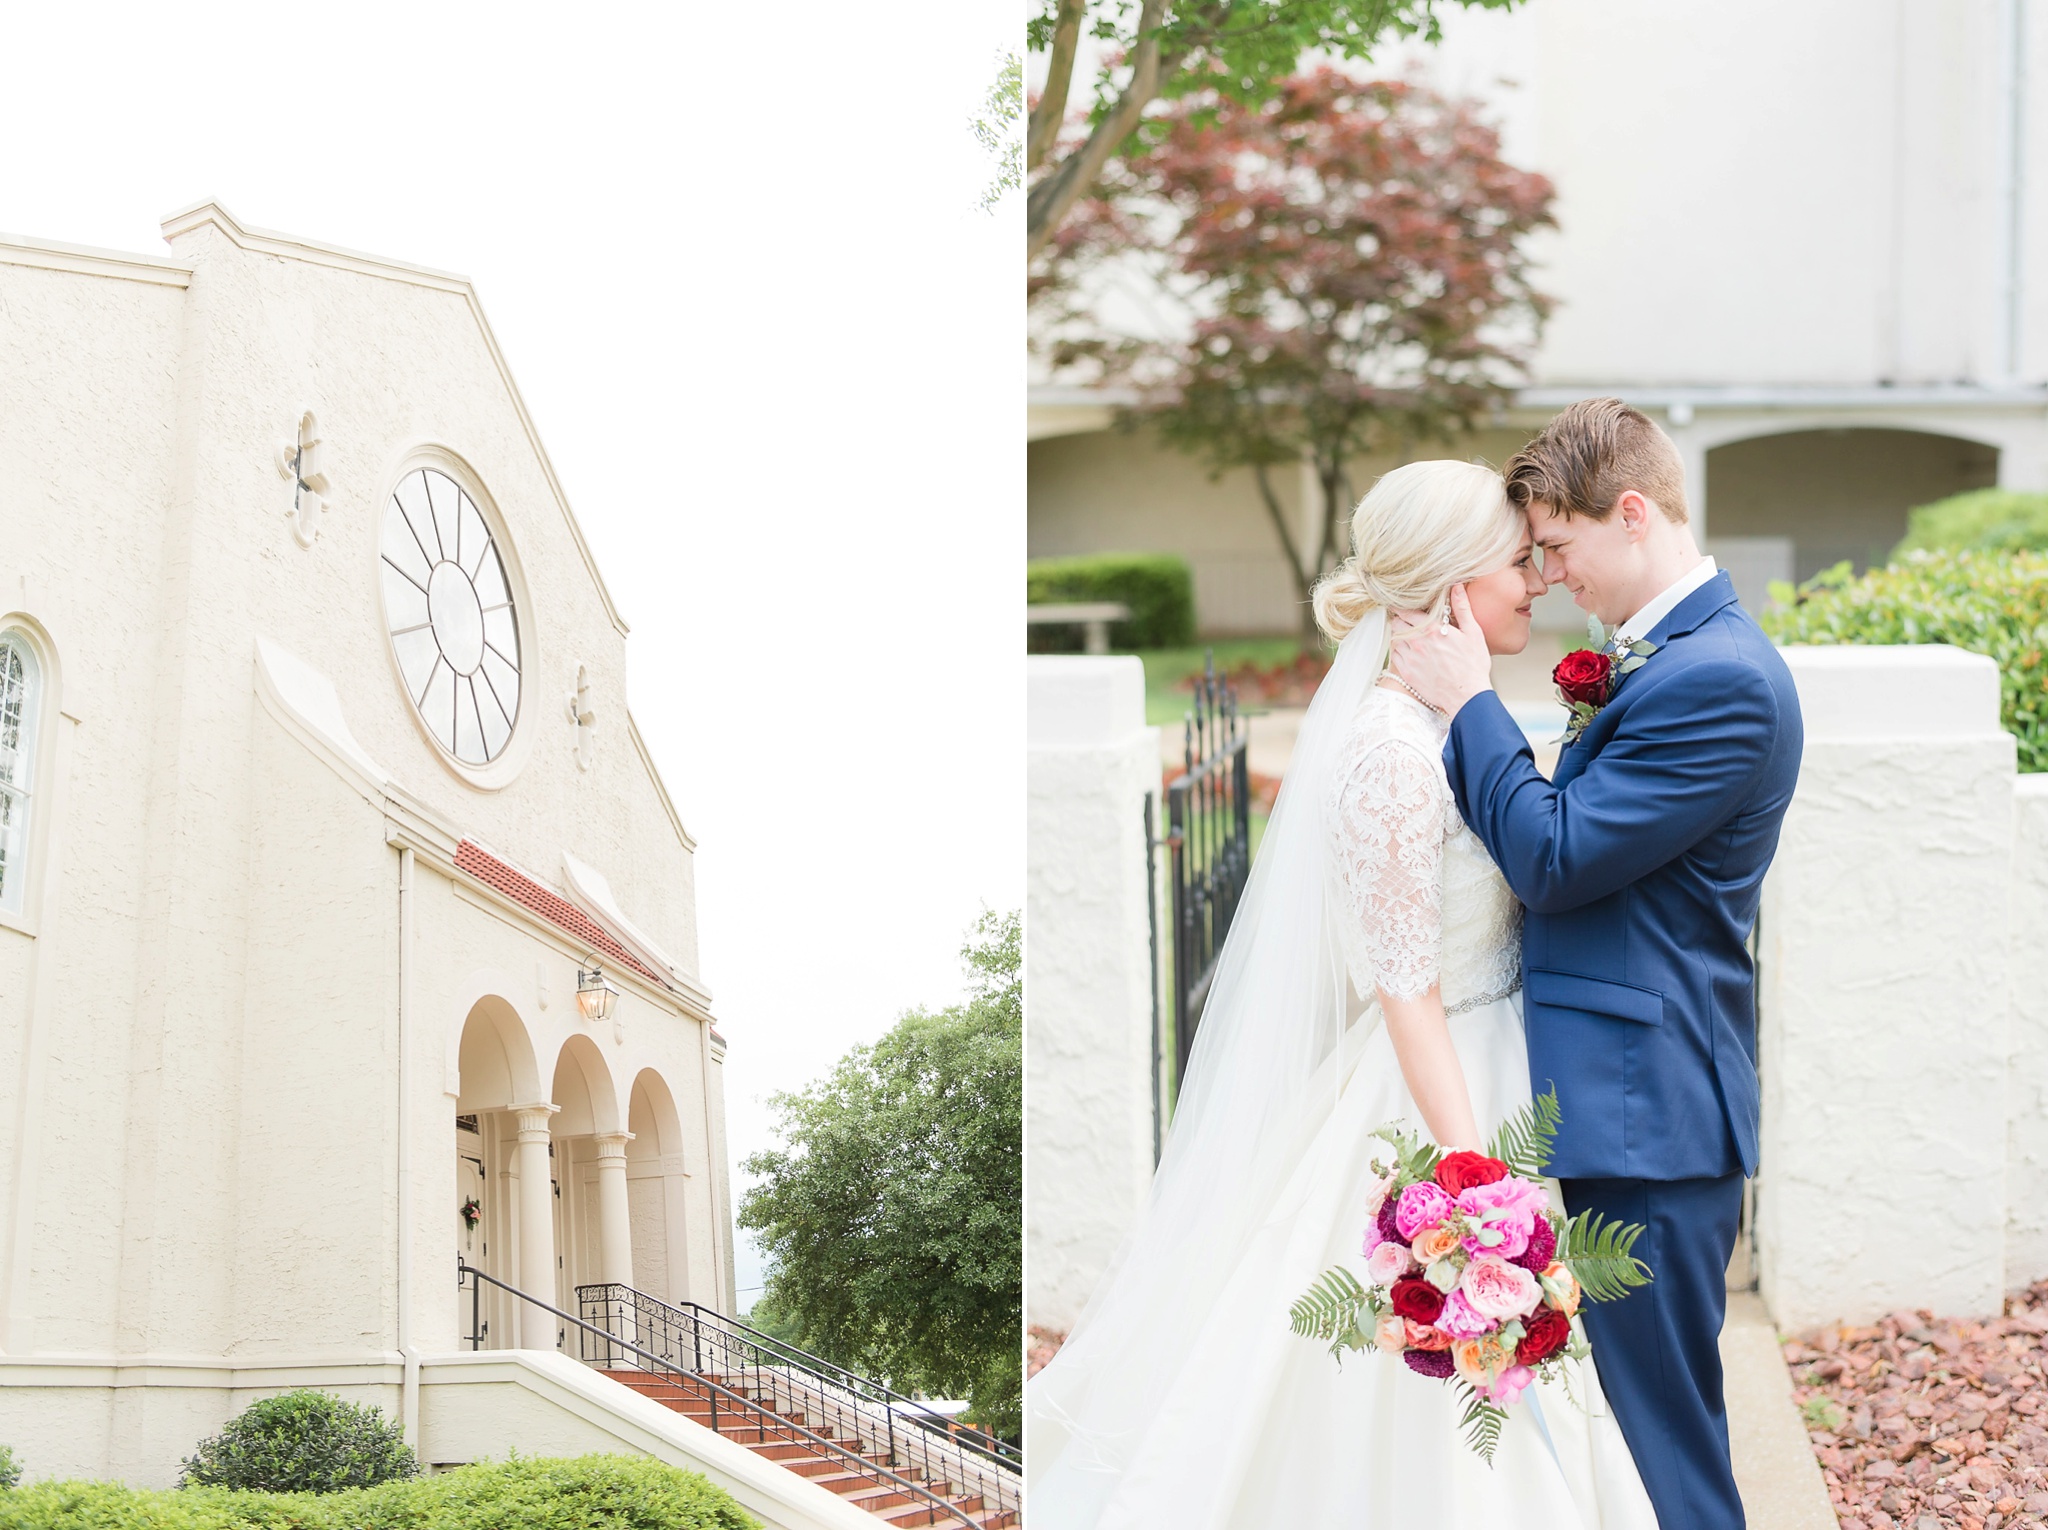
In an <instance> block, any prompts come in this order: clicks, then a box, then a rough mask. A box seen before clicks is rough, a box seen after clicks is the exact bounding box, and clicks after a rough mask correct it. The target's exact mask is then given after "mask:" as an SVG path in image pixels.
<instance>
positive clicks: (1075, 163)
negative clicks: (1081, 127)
mask: <svg viewBox="0 0 2048 1530" xmlns="http://www.w3.org/2000/svg"><path fill="white" fill-rule="evenodd" d="M1165 15H1166V0H1145V7H1144V10H1143V11H1142V12H1141V13H1140V15H1139V17H1138V45H1137V47H1136V48H1135V49H1133V50H1132V53H1131V79H1130V83H1129V84H1128V85H1126V86H1124V91H1123V94H1122V95H1120V96H1118V97H1117V101H1116V105H1115V106H1113V107H1111V108H1110V109H1109V111H1108V113H1107V114H1105V115H1104V117H1103V119H1102V120H1101V121H1100V122H1098V123H1096V124H1095V131H1094V132H1092V133H1090V134H1089V135H1088V141H1087V142H1086V143H1084V144H1082V145H1081V147H1080V148H1078V149H1076V150H1074V152H1073V153H1071V154H1069V155H1068V156H1067V157H1066V158H1065V159H1063V160H1061V161H1060V163H1059V168H1058V169H1056V170H1054V171H1053V173H1052V174H1051V175H1048V176H1047V177H1046V178H1045V179H1044V180H1042V181H1040V182H1039V183H1038V184H1037V185H1035V186H1033V187H1032V188H1031V195H1030V196H1029V197H1028V198H1026V199H1025V203H1024V221H1025V228H1026V233H1027V247H1026V251H1025V255H1026V258H1027V259H1030V258H1035V257H1036V256H1037V254H1038V252H1039V251H1040V250H1042V249H1044V248H1045V244H1046V241H1047V240H1048V239H1050V238H1052V236H1053V234H1054V232H1055V231H1056V230H1057V229H1058V228H1059V226H1060V224H1061V223H1062V222H1064V221H1065V219H1066V216H1067V214H1068V213H1069V212H1070V211H1072V209H1073V206H1074V204H1075V203H1076V202H1078V201H1080V200H1081V197H1082V196H1083V195H1084V194H1085V193H1086V192H1087V190H1088V189H1089V188H1090V187H1091V186H1093V185H1094V184H1095V182H1096V180H1097V178H1099V177H1100V176H1101V174H1102V167H1103V166H1104V165H1106V164H1108V163H1109V157H1110V156H1111V155H1112V154H1114V153H1115V152H1116V151H1117V149H1118V148H1120V147H1121V146H1122V145H1123V141H1124V140H1125V139H1126V138H1128V137H1130V136H1131V134H1132V132H1133V131H1135V130H1136V128H1137V126H1138V120H1139V118H1140V117H1142V116H1143V115H1144V112H1145V108H1146V106H1147V105H1149V104H1150V103H1151V101H1152V98H1153V97H1155V96H1157V95H1158V94H1159V82H1160V80H1161V79H1163V78H1164V76H1165V71H1166V69H1167V68H1170V67H1171V66H1172V65H1173V64H1174V63H1175V62H1177V61H1176V60H1166V59H1162V58H1161V57H1160V53H1159V23H1160V21H1161V19H1162V18H1163V17H1164V16H1165Z"/></svg>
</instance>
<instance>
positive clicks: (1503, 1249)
mask: <svg viewBox="0 0 2048 1530" xmlns="http://www.w3.org/2000/svg"><path fill="white" fill-rule="evenodd" d="M1558 1119H1559V1113H1558V1106H1557V1096H1556V1095H1555V1094H1554V1093H1545V1094H1544V1095H1542V1096H1541V1097H1540V1098H1539V1099H1537V1100H1536V1101H1535V1102H1534V1103H1533V1104H1531V1105H1530V1106H1529V1107H1528V1108H1527V1109H1526V1110H1524V1111H1522V1112H1521V1113H1520V1114H1519V1115H1517V1116H1516V1117H1514V1118H1513V1119H1512V1120H1510V1121H1509V1122H1508V1123H1507V1124H1506V1125H1504V1126H1503V1127H1502V1128H1501V1129H1500V1132H1499V1133H1498V1134H1497V1135H1496V1136H1495V1138H1494V1140H1493V1142H1492V1143H1491V1144H1489V1146H1488V1150H1487V1152H1485V1153H1471V1152H1463V1153H1449V1154H1446V1153H1445V1152H1444V1151H1443V1150H1442V1149H1441V1148H1438V1147H1437V1146H1435V1145H1434V1144H1433V1143H1427V1142H1424V1141H1423V1140H1422V1138H1421V1136H1420V1135H1419V1134H1418V1133H1413V1132H1409V1133H1403V1132H1401V1131H1400V1130H1399V1129H1398V1127H1396V1126H1383V1127H1381V1128H1380V1129H1379V1131H1377V1132H1376V1133H1374V1135H1375V1136H1377V1137H1378V1138H1380V1139H1381V1140H1382V1141H1383V1142H1385V1143H1386V1144H1387V1145H1388V1147H1389V1148H1390V1149H1391V1150H1392V1153H1393V1161H1392V1162H1391V1163H1386V1162H1382V1161H1377V1160H1376V1161H1375V1162H1374V1163H1373V1166H1372V1167H1373V1172H1374V1173H1375V1174H1376V1175H1378V1176H1379V1182H1378V1184H1377V1185H1376V1186H1375V1187H1374V1189H1373V1192H1372V1195H1371V1196H1370V1198H1369V1199H1368V1201H1367V1206H1366V1209H1367V1211H1368V1212H1369V1213H1370V1214H1371V1216H1372V1222H1371V1224H1370V1225H1369V1226H1368V1227H1367V1228H1366V1233H1365V1248H1364V1254H1365V1270H1366V1277H1367V1278H1366V1282H1363V1283H1362V1282H1360V1281H1359V1279H1358V1278H1357V1276H1355V1275H1353V1274H1352V1273H1351V1271H1349V1270H1347V1269H1342V1268H1339V1269H1334V1270H1327V1271H1325V1272H1324V1273H1323V1275H1322V1277H1321V1278H1320V1279H1318V1280H1317V1281H1316V1283H1315V1284H1314V1285H1313V1286H1311V1287H1310V1288H1309V1290H1308V1293H1307V1294H1306V1295H1304V1296H1303V1297H1302V1298H1301V1299H1300V1300H1299V1301H1297V1302H1296V1303H1295V1304H1294V1306H1293V1307H1292V1309H1290V1312H1289V1317H1290V1319H1291V1321H1292V1324H1293V1328H1294V1331H1295V1332H1296V1333H1298V1334H1300V1335H1302V1336H1303V1337H1305V1338H1315V1339H1322V1340H1326V1341H1328V1342H1329V1345H1330V1352H1331V1353H1332V1354H1334V1355H1337V1356H1338V1357H1339V1358H1340V1359H1341V1357H1342V1355H1343V1352H1344V1351H1345V1350H1347V1349H1368V1348H1370V1349H1378V1350H1381V1351H1382V1352H1384V1353H1386V1354H1389V1355H1398V1356H1400V1357H1401V1359H1402V1360H1403V1361H1404V1362H1405V1363H1406V1364H1407V1366H1408V1368H1409V1369H1410V1370H1412V1371H1415V1372H1417V1373H1419V1374H1421V1375H1424V1376H1430V1377H1434V1378H1436V1379H1438V1380H1442V1381H1451V1382H1455V1383H1456V1384H1457V1385H1458V1386H1459V1387H1460V1388H1461V1389H1462V1391H1463V1392H1464V1394H1465V1412H1464V1416H1463V1417H1462V1419H1461V1420H1460V1427H1461V1428H1462V1429H1463V1430H1464V1431H1465V1435H1466V1439H1467V1440H1468V1442H1469V1443H1470V1444H1471V1446H1472V1448H1473V1449H1474V1450H1475V1451H1477V1452H1478V1454H1479V1455H1480V1456H1481V1457H1482V1458H1484V1459H1485V1460H1486V1461H1488V1462H1489V1463H1490V1462H1491V1461H1492V1459H1493V1450H1494V1446H1495V1445H1496V1444H1498V1443H1499V1440H1500V1427H1501V1425H1502V1424H1503V1423H1504V1422H1506V1419H1507V1409H1508V1408H1509V1407H1511V1406H1513V1405H1514V1404H1515V1403H1516V1402H1517V1401H1519V1400H1520V1398H1521V1395H1522V1392H1523V1390H1524V1389H1525V1388H1526V1387H1527V1386H1528V1385H1529V1383H1530V1382H1531V1381H1533V1380H1535V1379H1536V1377H1537V1376H1538V1375H1545V1376H1549V1375H1551V1374H1553V1369H1552V1368H1553V1367H1555V1366H1557V1365H1559V1364H1560V1363H1561V1361H1562V1360H1563V1358H1565V1357H1567V1356H1569V1357H1572V1358H1582V1357H1584V1356H1585V1355H1586V1354H1588V1353H1590V1350H1589V1348H1588V1346H1587V1343H1586V1336H1585V1330H1584V1327H1583V1326H1582V1324H1581V1323H1580V1321H1579V1317H1578V1310H1579V1302H1580V1299H1581V1298H1582V1297H1583V1298H1585V1299H1587V1300H1591V1301H1611V1300H1613V1299H1614V1298H1615V1297H1618V1296H1621V1295H1624V1294H1625V1293H1626V1292H1627V1291H1629V1289H1630V1288H1632V1287H1635V1286H1640V1285H1645V1284H1647V1283H1648V1281H1649V1279H1650V1272H1649V1270H1648V1269H1647V1268H1646V1267H1645V1266H1644V1265H1643V1263H1642V1261H1641V1260H1639V1259H1637V1258H1635V1257H1634V1255H1633V1254H1632V1253H1631V1252H1630V1250H1631V1249H1632V1248H1633V1247H1634V1246H1635V1241H1636V1239H1637V1237H1638V1236H1640V1235H1641V1233H1642V1228H1641V1227H1639V1226H1635V1225H1633V1224H1623V1223H1620V1222H1603V1221H1602V1220H1601V1219H1600V1218H1599V1217H1597V1216H1595V1215H1594V1214H1593V1213H1591V1212H1583V1213H1581V1214H1580V1215H1578V1216H1576V1217H1572V1218H1569V1219H1567V1218H1565V1217H1561V1216H1559V1215H1558V1214H1557V1213H1556V1212H1554V1211H1552V1210H1551V1206H1550V1195H1549V1192H1548V1191H1547V1190H1545V1188H1544V1186H1543V1184H1542V1173H1543V1165H1544V1163H1545V1161H1546V1160H1547V1159H1548V1157H1549V1155H1550V1144H1551V1142H1552V1141H1553V1140H1554V1139H1555V1138H1556V1135H1557V1123H1558Z"/></svg>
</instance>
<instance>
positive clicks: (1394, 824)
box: [1332, 739, 1451, 999]
mask: <svg viewBox="0 0 2048 1530" xmlns="http://www.w3.org/2000/svg"><path fill="white" fill-rule="evenodd" d="M1448 795H1449V794H1448V793H1447V792H1446V791H1445V789H1444V781H1443V777H1442V776H1441V775H1440V774H1439V772H1438V771H1437V770H1436V768H1435V764H1434V762H1433V761H1431V760H1429V759H1428V758H1426V757H1425V756H1424V755H1423V754H1422V752H1421V751H1420V750H1418V749H1416V748H1414V747H1413V746H1412V745H1410V744H1407V743H1405V742H1402V741H1399V740H1391V739H1388V740H1382V741H1380V742H1379V743H1376V744H1374V745H1373V746H1372V747H1371V748H1370V749H1368V750H1367V751H1366V752H1365V753H1364V754H1363V755H1361V756H1360V757H1359V759H1358V761H1357V763H1356V764H1355V765H1354V766H1353V767H1352V769H1351V771H1350V773H1349V774H1348V775H1347V776H1346V777H1345V779H1344V784H1343V786H1342V787H1341V788H1340V789H1339V791H1338V794H1337V804H1336V818H1335V822H1334V824H1333V825H1332V832H1333V833H1334V835H1335V837H1336V849H1337V881H1338V885H1339V887H1340V888H1341V890H1342V895H1343V901H1344V914H1345V917H1346V918H1348V919H1349V920H1351V921H1352V926H1353V929H1354V930H1356V931H1358V932H1360V933H1361V934H1362V935H1363V937H1364V948H1365V951H1366V953H1367V954H1368V955H1369V957H1370V958H1371V960H1372V969H1373V981H1374V984H1375V985H1376V986H1377V987H1378V988H1379V989H1380V991H1381V992H1383V993H1387V994H1391V995H1392V996H1394V997H1395V998H1403V999H1413V998H1417V997H1420V996H1421V995H1422V994H1425V993H1427V992H1429V990H1430V989H1431V988H1432V987H1434V986H1435V984H1436V982H1437V975H1438V973H1437V969H1438V957H1439V954H1440V952H1441V950H1442V947H1443V901H1444V882H1443V861H1444V837H1445V831H1446V829H1447V827H1448V819H1447V816H1446V815H1447V814H1448V813H1449V812H1450V810H1451V809H1450V803H1449V800H1448Z"/></svg>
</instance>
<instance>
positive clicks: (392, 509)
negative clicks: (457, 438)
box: [379, 467, 520, 765]
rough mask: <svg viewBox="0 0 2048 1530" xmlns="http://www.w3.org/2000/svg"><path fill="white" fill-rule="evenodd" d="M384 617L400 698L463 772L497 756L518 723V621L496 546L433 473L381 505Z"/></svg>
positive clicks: (462, 495) (418, 476)
mask: <svg viewBox="0 0 2048 1530" xmlns="http://www.w3.org/2000/svg"><path fill="white" fill-rule="evenodd" d="M379 551H380V554H381V559H382V562H381V569H382V573H383V577H384V613H385V617H386V620H387V624H388V630H389V632H390V635H391V648H392V652H393V653H394V654H395V655H396V656H397V659H398V672H399V676H400V678H401V679H402V680H403V681H404V684H405V688H406V694H407V695H408V696H410V697H411V698H412V704H413V706H414V707H415V708H416V709H417V710H418V712H419V714H420V719H421V721H423V722H424V723H425V724H426V725H427V732H428V733H429V734H431V735H432V736H433V738H434V741H435V742H436V743H438V744H439V745H440V746H441V747H442V748H443V749H445V750H447V751H448V753H449V754H450V755H452V756H453V757H454V758H455V759H457V760H459V761H461V762H462V763H463V764H465V765H488V764H489V763H490V762H491V761H492V760H495V759H496V758H497V757H498V756H499V755H500V754H502V753H503V752H504V749H505V745H506V744H507V743H509V742H510V741H511V738H512V730H513V727H514V725H515V724H516V723H517V722H518V720H519V689H520V676H519V621H518V613H517V612H516V611H515V609H514V607H513V602H512V588H511V585H510V583H509V582H508V581H507V580H506V578H505V565H504V560H503V559H502V558H501V557H500V556H499V553H498V545H497V541H496V539H495V538H494V537H493V536H492V534H491V529H490V527H489V526H488V525H487V524H486V523H485V521H484V518H483V515H482V514H481V513H480V512H479V511H478V510H477V507H476V502H475V501H474V500H472V499H471V498H470V497H469V494H468V493H467V491H465V490H464V489H463V488H462V486H461V485H460V484H458V483H456V481H455V480H454V479H452V478H450V477H449V476H448V475H447V474H446V473H443V472H441V471H440V470H439V469H437V468H430V467H425V468H415V469H413V470H412V471H411V472H409V473H407V474H406V475H405V477H404V478H402V479H401V480H399V484H398V487H397V488H396V489H395V490H393V491H392V494H391V499H390V502H389V503H388V504H387V505H386V506H385V508H384V530H383V537H382V541H381V545H380V548H379Z"/></svg>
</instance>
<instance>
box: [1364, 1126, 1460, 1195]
mask: <svg viewBox="0 0 2048 1530" xmlns="http://www.w3.org/2000/svg"><path fill="white" fill-rule="evenodd" d="M1373 1135H1374V1136H1375V1137H1377V1138H1379V1139H1380V1141H1382V1142H1384V1143H1386V1144H1387V1146H1388V1147H1390V1148H1392V1149H1393V1150H1394V1158H1395V1161H1396V1167H1398V1168H1399V1169H1400V1171H1401V1172H1402V1174H1404V1175H1406V1176H1407V1177H1408V1179H1409V1180H1411V1181H1414V1180H1424V1179H1435V1178H1436V1166H1437V1165H1438V1164H1440V1163H1442V1162H1443V1161H1444V1150H1443V1149H1442V1148H1440V1147H1438V1146H1437V1145H1436V1144H1435V1143H1434V1142H1431V1141H1429V1140H1427V1139H1426V1138H1425V1137H1424V1136H1423V1135H1422V1133H1421V1132H1419V1131H1411V1132H1404V1131H1402V1130H1401V1129H1400V1127H1399V1125H1398V1124H1395V1123H1392V1122H1390V1123H1388V1124H1387V1125H1385V1126H1382V1127H1380V1128H1378V1129H1377V1130H1375V1131H1374V1132H1373ZM1373 1167H1374V1168H1375V1169H1377V1168H1378V1167H1379V1163H1378V1161H1377V1160H1375V1161H1374V1163H1373Z"/></svg>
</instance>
